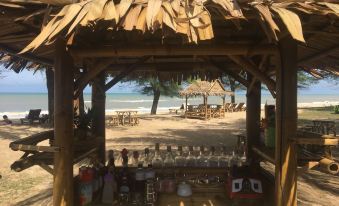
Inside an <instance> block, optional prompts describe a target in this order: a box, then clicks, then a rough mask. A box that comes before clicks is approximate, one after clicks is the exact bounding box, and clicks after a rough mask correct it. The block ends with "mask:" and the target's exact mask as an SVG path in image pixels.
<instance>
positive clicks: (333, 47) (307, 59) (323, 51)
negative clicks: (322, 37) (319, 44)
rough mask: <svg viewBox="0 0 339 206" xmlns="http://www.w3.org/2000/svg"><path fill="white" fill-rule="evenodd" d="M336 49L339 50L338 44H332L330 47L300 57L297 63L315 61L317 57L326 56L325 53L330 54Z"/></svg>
mask: <svg viewBox="0 0 339 206" xmlns="http://www.w3.org/2000/svg"><path fill="white" fill-rule="evenodd" d="M336 50H339V45H335V46H332V47H331V48H328V49H324V50H322V51H319V52H317V53H315V54H312V55H310V56H307V57H305V58H302V59H300V60H299V61H298V64H306V63H308V62H312V61H316V60H318V59H321V58H323V57H326V56H327V55H329V54H331V53H332V52H334V51H336Z"/></svg>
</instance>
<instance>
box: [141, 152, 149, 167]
mask: <svg viewBox="0 0 339 206" xmlns="http://www.w3.org/2000/svg"><path fill="white" fill-rule="evenodd" d="M140 162H141V163H142V166H143V167H148V165H150V164H152V159H151V155H150V152H149V149H148V148H145V152H144V156H143V157H142V158H141V160H140Z"/></svg>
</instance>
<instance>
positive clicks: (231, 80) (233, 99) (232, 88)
mask: <svg viewBox="0 0 339 206" xmlns="http://www.w3.org/2000/svg"><path fill="white" fill-rule="evenodd" d="M230 87H231V91H232V92H233V94H234V95H233V96H231V103H235V81H234V79H233V78H230Z"/></svg>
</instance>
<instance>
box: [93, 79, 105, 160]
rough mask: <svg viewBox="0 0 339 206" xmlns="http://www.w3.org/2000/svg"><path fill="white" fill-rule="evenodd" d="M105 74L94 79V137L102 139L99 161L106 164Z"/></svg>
mask: <svg viewBox="0 0 339 206" xmlns="http://www.w3.org/2000/svg"><path fill="white" fill-rule="evenodd" d="M105 103H106V93H105V72H102V73H100V74H99V75H98V76H97V77H95V78H94V79H93V84H92V110H93V122H92V123H93V128H92V131H93V135H94V136H95V137H99V138H100V141H99V142H100V143H99V148H98V149H99V153H98V155H99V160H100V161H101V162H102V163H105V156H106V146H105V141H106V139H105V137H106V132H105V129H106V127H105V105H106V104H105Z"/></svg>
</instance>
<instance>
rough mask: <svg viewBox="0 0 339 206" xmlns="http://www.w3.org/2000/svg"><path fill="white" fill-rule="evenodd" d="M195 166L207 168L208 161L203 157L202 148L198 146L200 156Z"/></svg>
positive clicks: (203, 149) (203, 151) (203, 150)
mask: <svg viewBox="0 0 339 206" xmlns="http://www.w3.org/2000/svg"><path fill="white" fill-rule="evenodd" d="M197 166H198V167H208V159H207V157H206V155H205V148H204V146H200V154H199V156H198V157H197Z"/></svg>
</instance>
